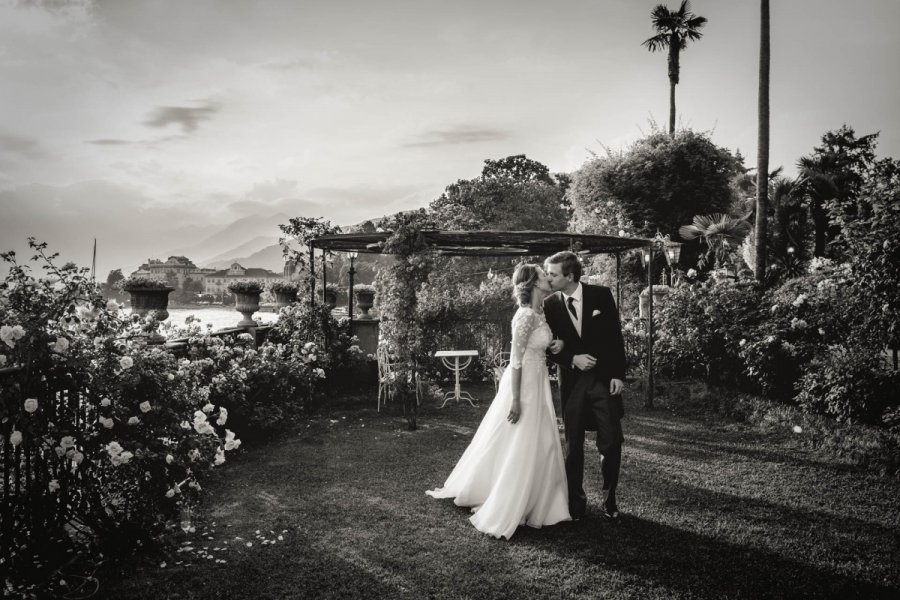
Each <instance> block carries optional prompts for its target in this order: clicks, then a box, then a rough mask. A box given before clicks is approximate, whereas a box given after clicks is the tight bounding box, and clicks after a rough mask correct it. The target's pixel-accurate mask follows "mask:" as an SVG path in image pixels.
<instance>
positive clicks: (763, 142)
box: [754, 0, 769, 281]
mask: <svg viewBox="0 0 900 600" xmlns="http://www.w3.org/2000/svg"><path fill="white" fill-rule="evenodd" d="M759 12H760V29H759V107H758V111H759V132H758V136H757V151H756V234H755V237H756V269H755V272H754V275H755V276H756V280H757V281H762V280H763V279H764V278H765V276H766V241H767V238H766V225H767V219H768V214H767V209H768V204H769V0H760V11H759Z"/></svg>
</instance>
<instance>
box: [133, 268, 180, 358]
mask: <svg viewBox="0 0 900 600" xmlns="http://www.w3.org/2000/svg"><path fill="white" fill-rule="evenodd" d="M174 289H175V288H174V287H172V286H168V285H166V284H165V283H163V282H161V281H159V280H156V279H150V278H148V277H140V276H139V277H130V278H128V279H126V280H125V281H123V282H122V290H123V291H125V292H128V295H129V296H131V312H132V314H136V315H140V316H141V317H145V316H147V315H148V314H150V313H153V317H154V320H152V321H151V320H148V321H147V323H146V324H145V325H144V327H143V329H144V333H143V336H145V337H143V339H142V341H143V342H146V343H151V344H159V343H162V342H163V341H165V338H164V337H163V336H161V335H160V334H159V333H158V332H157V331H156V327H157V325H158V323H159V322H161V321H165V320H166V319H168V318H169V311H168V308H169V294H170V293H171V292H172V291H173V290H174Z"/></svg>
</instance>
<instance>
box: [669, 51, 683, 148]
mask: <svg viewBox="0 0 900 600" xmlns="http://www.w3.org/2000/svg"><path fill="white" fill-rule="evenodd" d="M680 44H681V40H680V38H679V37H678V36H677V35H674V34H673V35H672V37H671V38H670V39H669V135H675V86H676V85H678V71H679V65H678V52H679V51H680V50H679V46H680Z"/></svg>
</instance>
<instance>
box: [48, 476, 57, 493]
mask: <svg viewBox="0 0 900 600" xmlns="http://www.w3.org/2000/svg"><path fill="white" fill-rule="evenodd" d="M47 489H49V490H50V493H51V494H52V493H53V492H55V491H56V490H58V489H59V482H58V481H56V480H55V479H51V480H50V483H49V484H48V485H47Z"/></svg>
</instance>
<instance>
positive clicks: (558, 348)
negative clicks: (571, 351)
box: [550, 340, 566, 354]
mask: <svg viewBox="0 0 900 600" xmlns="http://www.w3.org/2000/svg"><path fill="white" fill-rule="evenodd" d="M565 345H566V344H565V342H563V341H562V340H553V341H552V342H550V353H551V354H559V353H560V352H562V349H563V346H565Z"/></svg>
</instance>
